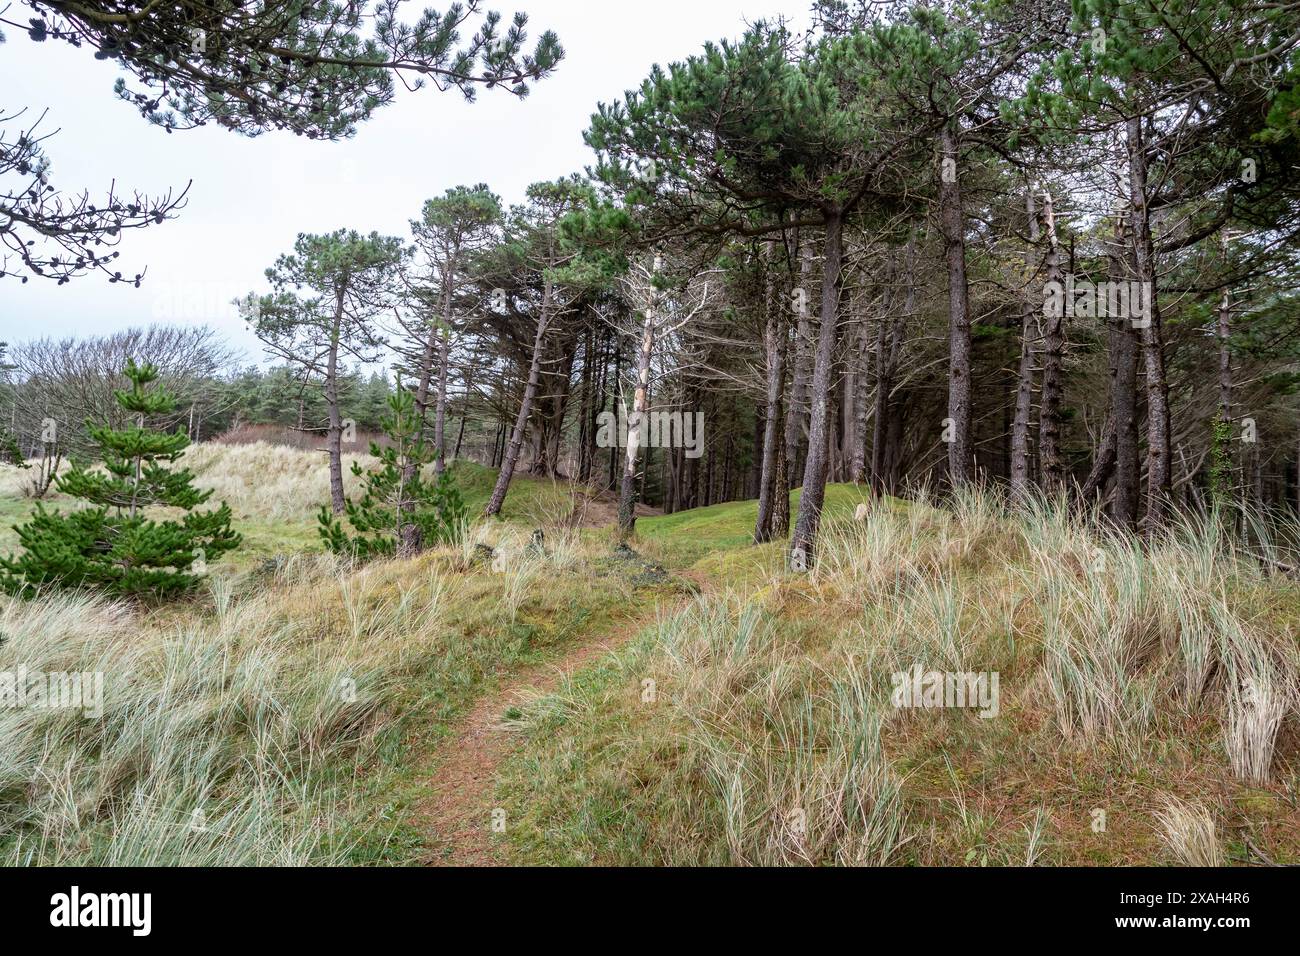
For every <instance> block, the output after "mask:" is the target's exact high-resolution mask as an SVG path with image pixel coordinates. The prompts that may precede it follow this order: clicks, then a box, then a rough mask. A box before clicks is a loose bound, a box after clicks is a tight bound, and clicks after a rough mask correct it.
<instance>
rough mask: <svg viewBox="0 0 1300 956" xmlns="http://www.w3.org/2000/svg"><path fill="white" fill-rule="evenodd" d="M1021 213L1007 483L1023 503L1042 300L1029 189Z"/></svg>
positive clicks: (1033, 207) (1035, 208) (1034, 212)
mask: <svg viewBox="0 0 1300 956" xmlns="http://www.w3.org/2000/svg"><path fill="white" fill-rule="evenodd" d="M1025 212H1026V213H1027V214H1028V217H1029V244H1030V248H1029V251H1028V253H1027V254H1026V256H1025V260H1026V265H1027V269H1026V271H1027V272H1028V273H1029V280H1028V281H1029V287H1028V288H1027V289H1026V290H1025V296H1024V301H1023V302H1022V303H1021V305H1020V367H1019V369H1018V370H1017V372H1016V411H1015V415H1014V417H1013V418H1012V421H1011V463H1010V469H1009V470H1010V472H1011V475H1010V482H1011V497H1012V499H1013V500H1017V501H1019V500H1023V499H1024V498H1025V496H1026V495H1027V494H1028V493H1029V421H1030V418H1031V417H1032V415H1033V410H1034V363H1035V360H1036V355H1035V353H1036V351H1037V349H1036V347H1035V340H1036V338H1037V335H1036V331H1037V329H1038V315H1039V314H1040V313H1041V311H1042V309H1041V302H1042V297H1041V296H1039V295H1038V292H1037V290H1038V287H1037V285H1036V282H1037V279H1038V263H1037V258H1038V204H1037V203H1036V202H1035V201H1034V190H1033V187H1032V186H1031V187H1029V188H1027V189H1026V190H1025Z"/></svg>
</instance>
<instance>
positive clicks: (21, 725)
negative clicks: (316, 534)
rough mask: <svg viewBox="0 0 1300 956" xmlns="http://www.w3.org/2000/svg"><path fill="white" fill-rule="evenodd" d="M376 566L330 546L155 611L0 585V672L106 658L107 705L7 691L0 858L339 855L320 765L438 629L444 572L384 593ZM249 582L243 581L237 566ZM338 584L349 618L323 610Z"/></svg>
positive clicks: (2, 715) (359, 749)
mask: <svg viewBox="0 0 1300 956" xmlns="http://www.w3.org/2000/svg"><path fill="white" fill-rule="evenodd" d="M379 573H382V571H381V569H375V570H374V571H367V572H360V573H355V574H353V573H341V572H340V571H339V570H338V569H337V568H335V567H334V566H332V565H331V564H330V563H329V562H327V561H325V560H324V559H317V560H315V561H311V562H300V563H299V564H298V565H297V566H296V567H295V568H293V569H291V570H290V571H288V572H286V573H285V577H286V578H287V579H288V583H287V585H286V590H283V591H281V590H276V591H268V592H265V593H255V594H253V595H252V596H251V597H247V598H244V599H237V598H236V597H235V596H234V594H233V586H232V584H231V583H230V582H224V583H219V584H218V585H217V587H216V590H217V593H216V595H215V598H214V603H213V609H214V613H213V614H212V615H211V616H199V615H176V616H174V618H175V619H174V620H171V621H169V622H168V621H164V620H149V619H145V618H144V617H143V616H142V614H141V612H140V611H138V610H136V609H132V608H128V607H125V606H122V605H117V604H112V603H107V602H105V601H101V600H96V599H93V598H89V597H84V596H50V597H45V598H41V599H39V600H36V601H31V602H21V601H16V600H4V601H0V633H3V634H4V635H5V640H4V643H3V644H0V672H4V671H9V672H13V671H16V670H17V668H18V667H19V666H20V665H25V666H26V668H27V669H28V671H29V672H42V673H57V672H99V673H102V674H103V675H104V678H103V679H104V695H103V713H102V715H101V716H99V717H98V718H91V717H87V716H86V715H85V714H84V713H83V712H82V711H80V710H71V709H64V710H55V709H35V708H32V707H21V708H5V709H0V752H3V753H4V754H5V760H4V761H3V763H2V764H0V860H3V861H4V862H6V863H9V864H31V863H39V864H109V865H126V864H132V865H153V864H220V865H240V864H273V865H286V864H303V863H337V862H340V861H341V860H343V859H344V858H346V856H347V854H348V852H349V846H348V845H346V843H344V842H340V841H339V840H338V839H336V838H335V837H334V834H335V833H336V831H337V830H338V826H337V824H338V823H339V819H338V814H337V811H336V808H335V806H334V800H335V797H336V791H335V789H334V788H333V787H332V786H331V782H332V781H331V779H330V776H329V771H330V768H331V767H332V766H334V765H337V764H340V763H343V764H347V763H350V762H351V761H352V760H353V759H354V758H356V757H357V756H359V755H363V754H364V753H365V751H366V748H367V746H368V744H369V743H370V742H371V741H373V740H374V738H375V735H376V734H377V733H378V732H379V731H380V730H381V729H382V728H383V727H385V726H386V725H387V724H388V722H390V721H391V720H392V719H393V718H394V716H395V715H394V713H393V710H392V705H393V703H394V702H395V700H396V698H397V696H398V693H399V691H400V689H401V687H402V683H403V676H404V675H405V674H407V673H409V668H410V667H411V666H412V665H413V664H414V663H416V662H417V661H418V659H419V658H420V657H421V655H422V651H423V650H425V649H427V647H428V645H429V644H431V643H434V642H435V638H437V637H440V636H441V633H440V632H441V628H442V626H443V618H444V613H443V611H444V609H443V601H442V596H443V593H444V590H443V585H442V581H441V578H440V577H439V576H438V575H437V574H436V573H434V572H426V574H425V576H424V577H422V578H417V579H416V580H415V581H412V582H410V583H409V584H407V585H406V586H405V588H404V589H403V590H402V591H400V592H399V593H398V594H397V595H396V599H395V600H394V599H392V597H391V595H388V594H385V595H382V596H381V595H379V594H378V593H376V592H377V590H378V589H379V588H380V586H381V584H382V582H381V581H380V580H379V578H378V577H377V574H379ZM245 586H246V582H245ZM334 600H339V601H340V603H341V604H342V608H343V611H344V615H345V619H346V626H344V627H333V626H330V625H329V624H328V623H327V622H326V621H322V620H321V619H319V617H317V616H315V615H313V609H314V610H315V613H316V615H319V613H320V611H321V610H323V609H324V608H327V607H328V606H329V604H330V603H332V601H334Z"/></svg>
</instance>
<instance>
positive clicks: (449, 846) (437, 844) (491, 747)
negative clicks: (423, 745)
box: [415, 600, 685, 866]
mask: <svg viewBox="0 0 1300 956" xmlns="http://www.w3.org/2000/svg"><path fill="white" fill-rule="evenodd" d="M684 605H685V601H684V600H683V601H678V602H676V603H672V604H667V605H660V604H658V603H656V604H655V605H653V606H649V607H641V608H639V609H638V610H637V611H636V613H634V614H631V615H629V616H628V617H627V618H626V619H624V620H622V621H619V622H618V623H616V624H614V625H612V626H609V627H607V628H603V629H601V630H600V631H597V632H596V633H594V634H592V635H590V636H587V637H584V638H581V639H579V640H578V642H576V643H575V645H574V646H573V647H571V648H569V650H568V651H567V652H566V653H565V656H564V657H563V658H562V659H561V660H559V661H550V662H548V663H546V664H538V665H535V666H532V667H527V668H524V669H523V670H520V671H517V672H516V673H514V674H512V675H511V676H510V678H509V680H508V682H507V683H505V684H504V685H502V686H501V687H500V688H498V689H497V690H494V691H493V692H491V693H489V694H487V695H485V696H484V697H482V698H480V699H479V700H478V701H476V702H475V703H474V705H473V707H471V708H470V710H469V712H468V713H467V714H465V716H464V717H462V718H461V720H460V721H459V722H458V723H457V725H456V726H455V728H454V729H453V730H452V733H451V735H450V736H448V737H447V738H446V739H445V740H444V742H443V743H442V744H441V746H440V747H439V749H438V753H437V756H436V757H435V761H434V765H433V779H432V780H431V781H430V785H431V792H430V794H429V796H428V798H427V799H426V800H425V801H424V802H423V804H422V805H421V806H420V807H419V808H418V809H417V810H416V812H415V819H416V821H417V822H418V824H419V825H420V826H421V828H422V829H423V830H424V831H425V832H426V833H428V834H429V843H430V846H431V849H430V851H429V852H428V854H427V855H426V856H425V858H424V860H423V862H424V863H425V865H427V866H493V865H496V864H498V863H499V862H501V859H500V851H499V849H498V848H497V847H496V846H495V845H494V843H493V839H492V832H491V830H492V809H493V807H494V806H495V805H496V804H495V802H494V797H493V791H494V789H495V786H496V780H497V769H498V767H500V765H501V763H502V762H503V761H504V760H505V759H506V758H507V757H508V756H510V754H511V753H512V752H513V751H514V750H515V749H516V747H517V746H518V745H519V743H520V740H519V738H518V736H517V735H514V734H512V733H511V732H510V731H509V730H507V729H506V728H504V727H503V726H502V725H501V718H502V715H503V714H504V713H505V711H506V710H507V709H508V708H509V707H510V706H511V705H512V704H515V703H517V702H518V701H519V699H520V697H521V696H522V695H523V694H524V692H526V691H530V692H541V693H547V692H550V691H552V690H554V689H555V688H556V687H558V686H559V685H560V683H561V681H562V680H563V679H564V678H565V677H567V676H568V675H570V674H574V673H576V672H577V671H580V670H582V669H583V668H584V667H586V666H587V665H588V664H591V663H592V662H594V661H596V660H598V659H600V658H602V657H604V656H605V655H606V654H610V653H613V652H614V651H617V650H619V649H620V648H622V647H623V646H624V645H626V644H628V643H629V642H630V641H631V640H632V639H633V638H634V637H636V636H637V634H639V633H641V631H643V630H644V629H645V628H646V627H648V626H649V625H651V624H653V623H654V621H655V620H656V618H657V617H658V616H659V614H661V613H672V611H673V610H674V609H676V608H679V607H682V606H684Z"/></svg>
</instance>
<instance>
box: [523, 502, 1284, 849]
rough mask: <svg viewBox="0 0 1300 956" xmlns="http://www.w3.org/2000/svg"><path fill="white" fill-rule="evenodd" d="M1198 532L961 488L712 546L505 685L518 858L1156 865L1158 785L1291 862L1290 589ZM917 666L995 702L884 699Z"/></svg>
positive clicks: (1268, 568) (1200, 527)
mask: <svg viewBox="0 0 1300 956" xmlns="http://www.w3.org/2000/svg"><path fill="white" fill-rule="evenodd" d="M1219 527H1220V526H1219V525H1218V524H1216V523H1215V522H1213V521H1189V522H1185V523H1182V524H1179V525H1176V526H1175V527H1173V528H1172V529H1171V530H1170V531H1169V533H1168V534H1167V535H1166V536H1165V537H1164V538H1162V539H1161V540H1159V541H1157V542H1154V543H1152V544H1150V545H1144V544H1142V543H1141V542H1139V541H1137V540H1136V539H1135V538H1132V537H1129V536H1126V535H1118V534H1106V533H1100V532H1098V531H1097V526H1096V525H1095V524H1092V523H1090V522H1088V521H1086V520H1084V519H1083V518H1080V517H1076V516H1072V515H1071V514H1070V513H1069V511H1068V509H1067V508H1065V507H1064V506H1062V505H1058V504H1052V503H1044V502H1039V503H1036V504H1034V505H1033V506H1031V507H1030V508H1028V509H1027V510H1024V511H1018V512H1010V511H1008V509H1007V508H1006V506H1005V503H1004V502H1002V501H1000V500H999V499H998V498H997V497H995V496H990V495H984V494H979V493H969V494H965V495H963V496H961V497H960V498H959V499H958V500H957V501H955V502H952V503H951V504H950V506H948V507H945V508H938V507H935V506H933V505H931V504H926V503H919V502H918V503H914V504H909V505H906V506H900V505H889V504H882V503H877V504H875V505H872V506H869V507H868V508H867V509H866V513H865V514H861V513H859V515H857V516H856V517H855V519H854V520H832V521H830V522H829V523H828V524H827V525H826V527H825V528H824V532H823V535H822V538H821V541H820V546H819V547H820V553H819V556H818V557H819V565H818V567H817V568H816V570H815V572H814V573H813V574H811V575H795V574H791V573H789V572H786V571H779V570H773V569H772V568H773V565H772V564H771V563H768V564H767V565H766V566H765V569H764V570H762V571H760V572H758V573H751V574H750V576H749V579H748V583H745V582H744V581H743V580H738V579H737V578H736V577H735V576H731V575H725V574H723V572H722V571H721V570H718V565H719V561H720V559H719V558H718V557H717V556H714V557H711V558H708V559H706V560H705V561H703V562H701V565H700V567H705V566H707V567H708V568H709V569H710V572H711V573H712V572H714V571H717V575H718V576H719V578H721V579H724V580H727V581H729V582H731V584H732V587H733V590H732V591H731V592H730V593H724V594H720V595H716V596H714V597H710V598H708V599H701V601H700V602H699V603H697V604H696V605H695V606H693V607H692V608H690V609H689V610H687V611H685V612H683V613H681V614H679V615H676V616H673V617H669V618H666V619H665V620H663V621H662V622H661V623H660V625H659V626H658V628H656V629H655V631H654V632H652V633H647V634H645V635H643V636H642V638H641V640H640V641H639V642H637V643H636V644H635V645H634V646H633V647H632V648H630V649H629V650H627V651H625V652H624V653H623V654H622V655H620V657H619V659H618V660H617V661H615V662H612V663H611V664H610V665H609V666H608V667H606V668H605V669H603V670H602V671H601V672H600V673H599V674H597V675H593V676H592V677H591V678H590V679H589V680H587V681H578V682H575V683H574V684H572V685H570V686H568V687H566V688H565V691H564V695H563V697H562V698H559V699H554V698H550V699H547V698H544V699H541V700H538V701H536V702H534V703H533V704H532V705H531V706H530V708H528V710H527V712H526V713H525V715H524V717H523V718H522V720H521V721H520V727H521V730H522V731H524V732H525V733H527V734H528V735H529V745H528V750H527V753H526V754H524V755H523V756H521V757H520V758H519V760H518V761H517V762H516V764H515V765H514V766H513V767H512V768H511V770H510V772H509V773H508V775H507V778H506V780H505V783H504V785H503V789H502V793H501V795H500V796H501V798H502V799H505V800H508V801H509V805H510V807H511V809H510V813H511V818H512V819H518V818H523V819H525V820H527V821H529V822H530V824H531V826H532V827H535V828H536V829H535V830H530V829H529V827H528V826H525V827H522V828H520V831H519V832H517V833H515V834H514V838H513V839H514V846H515V852H516V854H517V859H518V860H519V861H521V862H549V863H554V862H571V861H572V860H574V859H577V860H584V861H596V862H603V863H674V864H692V863H693V864H717V863H731V864H849V863H853V864H860V863H867V862H871V863H898V862H912V863H922V864H934V863H939V864H952V863H962V862H966V863H1003V864H1010V865H1033V864H1041V863H1045V862H1046V863H1060V862H1073V863H1088V862H1113V863H1120V862H1122V863H1135V862H1144V861H1145V862H1152V861H1154V860H1155V859H1157V854H1158V853H1159V849H1158V848H1159V844H1160V840H1161V839H1164V838H1163V837H1161V836H1160V834H1161V833H1164V832H1166V830H1167V827H1165V823H1164V822H1163V821H1164V818H1163V817H1161V818H1157V817H1156V816H1154V815H1153V814H1151V812H1150V810H1149V807H1150V806H1151V804H1152V795H1153V792H1162V793H1163V792H1175V795H1177V792H1182V793H1184V794H1189V793H1197V792H1204V790H1205V789H1206V788H1207V787H1213V788H1214V790H1215V791H1216V792H1218V793H1220V794H1222V795H1223V797H1222V799H1223V800H1224V801H1225V804H1224V806H1225V810H1224V812H1232V813H1235V814H1237V815H1238V816H1241V815H1242V814H1244V815H1245V816H1244V820H1245V821H1246V822H1249V823H1251V824H1252V825H1258V827H1259V828H1260V830H1261V831H1267V832H1269V833H1270V834H1271V837H1270V840H1271V843H1270V846H1271V847H1272V852H1273V854H1274V855H1276V856H1277V857H1279V858H1282V859H1297V858H1300V841H1298V840H1297V838H1296V832H1297V829H1296V823H1298V822H1300V820H1298V819H1297V816H1298V815H1296V814H1293V813H1290V812H1289V811H1288V810H1287V809H1286V807H1287V806H1288V805H1291V806H1294V803H1293V802H1291V801H1289V800H1288V799H1287V798H1286V794H1288V793H1291V794H1292V796H1294V788H1295V784H1296V769H1297V768H1296V753H1295V751H1294V739H1295V738H1294V734H1292V735H1291V736H1289V737H1288V736H1287V733H1286V731H1285V728H1286V727H1287V726H1288V722H1289V721H1294V719H1295V717H1296V715H1297V714H1298V713H1300V686H1298V685H1297V681H1296V674H1297V672H1298V671H1300V657H1298V653H1300V652H1298V647H1300V588H1298V587H1297V585H1296V583H1295V582H1294V581H1291V580H1288V579H1287V578H1285V577H1283V576H1280V575H1279V574H1277V573H1276V572H1275V570H1274V567H1273V565H1272V564H1271V563H1270V562H1268V561H1265V562H1261V561H1259V560H1257V559H1256V555H1257V554H1258V553H1259V544H1258V541H1254V542H1252V544H1251V545H1250V547H1249V548H1248V547H1247V546H1246V545H1245V544H1243V543H1242V542H1241V541H1240V540H1238V539H1236V538H1234V537H1232V536H1229V535H1225V534H1223V533H1221V532H1220V530H1219ZM1291 533H1292V534H1293V533H1294V532H1291ZM745 554H746V552H744V551H739V552H736V554H735V556H734V561H735V562H737V563H738V566H742V565H743V566H745V567H750V566H751V564H750V563H749V559H748V558H746V557H745ZM1288 560H1289V561H1293V560H1294V557H1293V556H1288ZM914 668H919V669H920V670H922V671H927V672H928V671H932V670H933V671H939V672H957V673H966V672H969V673H975V674H998V675H1000V697H1001V700H1000V706H999V707H998V713H997V715H996V716H994V717H992V718H991V719H983V718H981V717H980V716H979V715H978V713H977V711H976V710H974V709H954V708H946V709H938V710H922V709H899V708H897V707H895V706H893V704H892V702H891V687H892V676H893V675H895V674H898V673H900V672H910V671H912V670H913V669H914ZM647 679H650V680H653V681H655V687H656V688H657V694H656V703H655V704H654V705H653V706H651V705H647V704H645V703H644V702H643V701H642V699H641V697H640V695H639V693H638V688H640V687H641V686H642V683H643V681H645V680H647ZM1288 741H1289V742H1288ZM1157 787H1158V789H1156V788H1157ZM1257 794H1263V796H1256V795H1257ZM1099 807H1100V808H1102V809H1105V810H1107V812H1108V818H1109V820H1110V826H1109V828H1102V829H1100V830H1096V831H1094V830H1093V829H1091V828H1090V826H1089V824H1090V821H1091V813H1092V810H1093V809H1094V808H1099ZM1243 808H1245V809H1244V810H1243ZM1180 819H1181V818H1180ZM1180 826H1181V824H1180ZM1162 828H1163V829H1162ZM1182 829H1183V830H1186V829H1187V827H1186V826H1182ZM1180 832H1181V831H1180ZM1206 852H1208V851H1206ZM1220 855H1221V854H1220ZM1205 858H1207V859H1208V858H1209V857H1205Z"/></svg>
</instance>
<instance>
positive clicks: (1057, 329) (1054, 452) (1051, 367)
mask: <svg viewBox="0 0 1300 956" xmlns="http://www.w3.org/2000/svg"><path fill="white" fill-rule="evenodd" d="M1043 222H1044V223H1045V224H1046V226H1047V263H1046V265H1047V281H1048V282H1055V283H1058V284H1061V285H1064V283H1063V281H1062V280H1063V278H1064V276H1063V275H1062V272H1061V248H1060V245H1059V244H1058V243H1057V239H1056V214H1055V212H1054V211H1053V209H1052V196H1051V194H1050V193H1047V192H1044V193H1043ZM1046 311H1048V310H1045V312H1046ZM1065 311H1066V310H1065V309H1064V308H1062V309H1059V310H1050V314H1045V315H1044V316H1043V391H1042V395H1041V396H1040V398H1039V407H1038V462H1039V470H1040V473H1041V478H1042V482H1043V488H1044V490H1045V491H1046V492H1047V493H1048V494H1049V495H1051V494H1056V493H1057V492H1059V491H1060V490H1061V489H1062V488H1063V487H1064V486H1065V462H1064V461H1063V460H1062V458H1061V395H1062V388H1061V380H1062V362H1063V359H1064V356H1063V352H1064V349H1065V335H1064V331H1063V330H1064V324H1065ZM1058 312H1059V314H1056V313H1058Z"/></svg>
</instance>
